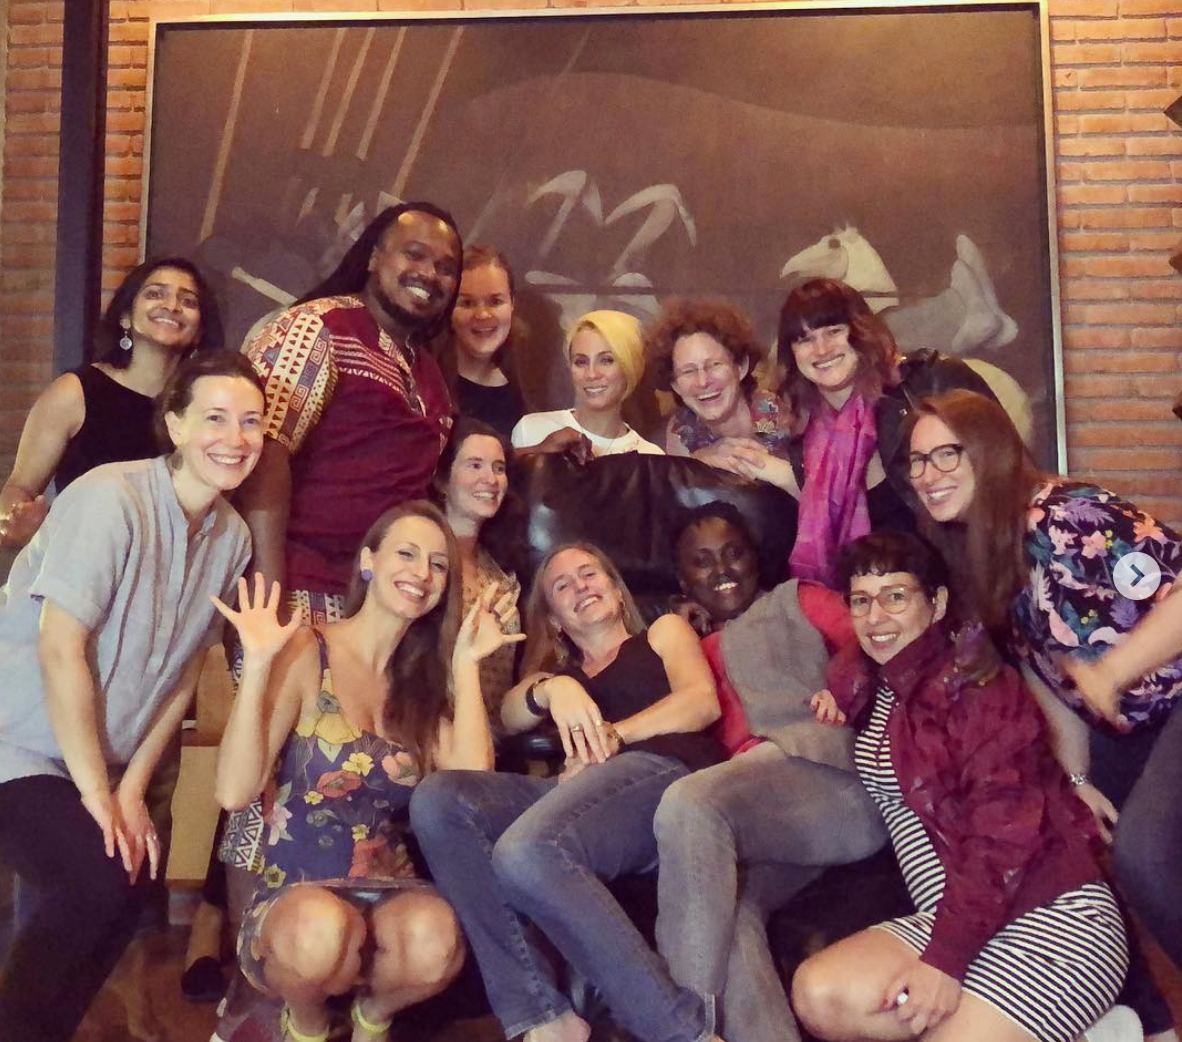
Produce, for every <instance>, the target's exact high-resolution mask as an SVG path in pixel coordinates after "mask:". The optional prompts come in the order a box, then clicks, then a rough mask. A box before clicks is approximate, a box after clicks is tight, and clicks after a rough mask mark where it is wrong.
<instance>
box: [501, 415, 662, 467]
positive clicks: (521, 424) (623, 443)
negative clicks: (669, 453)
mask: <svg viewBox="0 0 1182 1042" xmlns="http://www.w3.org/2000/svg"><path fill="white" fill-rule="evenodd" d="M563 427H570V428H571V429H572V430H576V431H578V432H579V433H580V434H585V435H586V436H587V440H588V441H590V442H591V449H592V451H593V452H594V453H595V455H596V456H618V455H619V454H620V453H622V452H643V453H645V454H647V455H649V456H664V455H665V450H664V449H662V448H661V447H660V446H658V445H654V444H653V443H652V442H651V441H645V440H644V438H642V437H641V436H640V435H639V434H637V433H636V431H634V430H633V429H632V428H631V427H629V426H627V425H626V424H625V427H624V433H623V434H621V435H619V436H618V437H615V438H605V437H603V435H601V434H592V433H591V432H590V431H589V430H587V428H586V427H584V426H583V425H582V424H581V423H579V421H578V420H576V419H575V411H574V409H555V410H554V412H531V413H527V414H526V415H525V416H523V417H521V419H520V420H518V421H517V426H516V427H514V428H513V437H512V442H513V448H515V449H531V448H533V447H534V446H535V445H539V444H541V443H542V442H543V441H545V440H546V438H547V437H548V436H549V435H551V434H553V433H554V432H555V431H560V430H562V428H563Z"/></svg>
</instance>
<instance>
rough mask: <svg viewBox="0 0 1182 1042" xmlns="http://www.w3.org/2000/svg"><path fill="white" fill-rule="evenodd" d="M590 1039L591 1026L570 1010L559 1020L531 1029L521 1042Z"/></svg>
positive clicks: (556, 1041) (571, 1041) (575, 1041)
mask: <svg viewBox="0 0 1182 1042" xmlns="http://www.w3.org/2000/svg"><path fill="white" fill-rule="evenodd" d="M590 1037H591V1025H590V1024H588V1023H587V1022H586V1021H585V1020H584V1019H583V1018H582V1017H580V1016H579V1015H578V1014H577V1013H576V1012H575V1011H574V1010H572V1009H568V1010H567V1011H566V1012H565V1013H563V1014H562V1016H561V1017H559V1018H558V1019H557V1020H552V1021H550V1023H549V1024H541V1025H539V1026H538V1027H536V1028H530V1029H529V1031H527V1032H526V1033H525V1035H524V1036H523V1037H522V1040H521V1042H587V1040H588V1039H589V1038H590Z"/></svg>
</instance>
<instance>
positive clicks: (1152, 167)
mask: <svg viewBox="0 0 1182 1042" xmlns="http://www.w3.org/2000/svg"><path fill="white" fill-rule="evenodd" d="M1083 173H1084V179H1085V180H1087V181H1161V180H1165V179H1168V178H1169V176H1170V164H1169V163H1168V162H1165V161H1164V160H1160V159H1137V160H1129V159H1123V160H1118V161H1116V162H1111V163H1105V162H1092V163H1084V164H1083Z"/></svg>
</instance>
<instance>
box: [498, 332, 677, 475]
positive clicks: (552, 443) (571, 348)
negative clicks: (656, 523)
mask: <svg viewBox="0 0 1182 1042" xmlns="http://www.w3.org/2000/svg"><path fill="white" fill-rule="evenodd" d="M565 351H566V360H567V363H568V364H569V366H570V375H571V382H572V383H573V384H574V389H575V404H574V408H572V409H555V410H554V411H552V412H531V413H529V414H528V415H526V416H523V417H522V418H521V420H520V421H519V422H518V424H517V426H516V427H514V428H513V447H514V448H515V449H517V450H519V454H523V455H524V454H535V453H548V452H568V451H572V450H574V451H575V452H576V453H578V454H581V455H582V456H583V457H584V458H590V457H592V456H615V455H618V454H620V453H623V452H642V453H647V454H649V455H655V456H661V455H664V451H663V450H662V449H661V448H660V447H659V446H657V445H654V444H653V443H652V442H651V441H646V440H645V439H644V438H642V437H641V436H640V435H639V434H637V433H636V431H634V430H633V429H632V428H631V427H629V426H628V424H626V423H625V422H624V417H623V408H624V402H625V401H626V400H627V399H628V397H629V396H630V395H631V394H632V392H633V391H635V390H636V388H637V387H638V386H639V385H640V381H641V378H642V377H643V376H644V339H643V337H642V335H641V330H640V323H639V322H638V321H637V320H636V319H635V318H633V317H632V316H631V315H626V314H625V313H624V312H622V311H589V312H587V314H585V315H584V316H583V317H582V318H580V319H579V320H578V321H577V322H576V323H575V324H574V326H573V327H572V329H571V332H570V335H569V336H568V337H567V340H566V348H565Z"/></svg>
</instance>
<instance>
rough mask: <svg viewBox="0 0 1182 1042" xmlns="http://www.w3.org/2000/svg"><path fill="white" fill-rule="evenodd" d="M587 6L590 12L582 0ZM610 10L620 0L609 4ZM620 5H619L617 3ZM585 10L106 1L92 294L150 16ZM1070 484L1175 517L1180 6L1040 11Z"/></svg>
mask: <svg viewBox="0 0 1182 1042" xmlns="http://www.w3.org/2000/svg"><path fill="white" fill-rule="evenodd" d="M597 2H598V0H597ZM607 2H618V0H607ZM625 2H627V0H625ZM545 6H555V7H557V6H587V5H586V4H585V3H582V2H581V0H552V2H550V3H547V0H368V2H367V0H113V2H112V3H111V33H110V94H109V116H108V123H107V134H108V136H107V155H108V158H107V164H106V173H107V181H106V206H105V212H104V218H105V221H104V234H105V244H106V245H105V251H104V262H105V269H104V284H105V285H106V287H107V288H108V289H110V288H111V286H112V285H113V284H114V283H116V282H118V280H119V278H120V277H121V274H122V273H123V272H124V271H126V269H127V268H128V267H129V266H131V265H132V264H134V263H135V261H136V260H137V259H138V249H139V217H140V177H141V173H142V166H143V142H144V135H143V129H144V85H145V82H146V70H145V64H146V61H147V41H148V29H149V21H148V19H149V17H150V16H152V15H153V14H157V15H163V14H169V15H179V16H188V15H197V14H241V13H260V12H301V11H398V10H424V9H431V10H445V9H460V8H461V7H464V8H475V9H480V8H483V9H492V8H497V9H505V8H523V7H545ZM62 8H63V0H9V26H8V45H9V52H8V64H9V68H8V81H7V89H6V93H5V107H6V112H7V134H6V137H5V139H4V182H3V196H2V208H0V470H2V471H4V472H7V470H8V467H9V465H10V461H11V456H12V453H13V451H14V450H15V446H16V440H17V436H18V434H19V430H20V425H21V422H22V421H23V417H24V412H25V410H26V409H27V408H28V405H29V404H30V402H31V401H32V399H33V397H34V396H35V395H36V393H37V392H38V390H39V389H40V388H41V387H42V386H43V385H44V384H45V382H46V381H47V380H48V379H49V377H50V376H51V356H52V320H51V314H52V292H53V254H54V214H55V200H56V170H57V141H56V131H57V128H58V120H59V115H58V114H59V109H60V105H59V101H58V98H57V96H56V92H57V91H58V90H59V88H60V81H61V75H60V73H61V70H60V64H61V62H60V55H61V50H60V42H61V18H62ZM1050 13H1051V38H1052V65H1053V69H1052V75H1053V80H1054V95H1055V113H1056V115H1055V146H1056V152H1057V156H1058V161H1057V172H1058V180H1059V200H1058V209H1059V227H1060V234H1059V247H1060V261H1061V281H1060V284H1061V289H1062V301H1063V330H1064V353H1065V370H1066V391H1067V425H1068V426H1067V440H1068V447H1069V464H1070V469H1071V471H1072V473H1073V474H1078V475H1081V476H1089V477H1094V478H1096V479H1098V480H1100V481H1102V482H1104V483H1105V484H1107V485H1109V486H1111V487H1113V488H1115V489H1117V490H1119V491H1122V492H1125V493H1128V494H1130V495H1132V496H1133V497H1134V498H1136V499H1137V500H1138V501H1139V502H1140V503H1141V504H1142V505H1144V506H1145V507H1146V508H1147V509H1150V510H1152V511H1153V512H1154V513H1156V514H1158V515H1159V516H1160V517H1162V518H1165V519H1168V520H1171V521H1173V522H1179V521H1182V423H1179V422H1178V420H1176V419H1175V418H1174V417H1173V416H1172V415H1171V413H1170V405H1171V403H1172V400H1173V398H1174V396H1175V395H1176V394H1177V393H1178V392H1179V391H1182V276H1179V275H1177V274H1176V273H1175V272H1174V271H1173V269H1172V268H1171V267H1170V266H1169V258H1170V256H1171V255H1172V254H1173V253H1174V252H1176V251H1177V250H1178V249H1179V247H1180V246H1182V131H1180V130H1178V128H1176V127H1174V125H1173V124H1172V123H1170V122H1169V120H1167V119H1166V117H1165V116H1164V115H1163V114H1162V109H1163V108H1164V107H1165V106H1166V105H1167V104H1169V103H1170V102H1171V101H1173V100H1174V99H1175V98H1176V97H1178V95H1179V94H1180V93H1182V0H1050Z"/></svg>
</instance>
